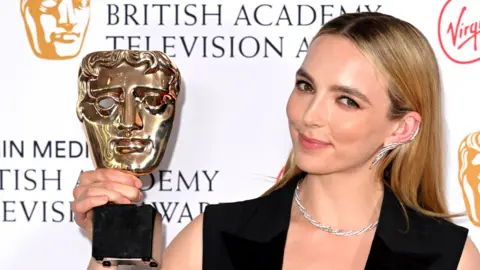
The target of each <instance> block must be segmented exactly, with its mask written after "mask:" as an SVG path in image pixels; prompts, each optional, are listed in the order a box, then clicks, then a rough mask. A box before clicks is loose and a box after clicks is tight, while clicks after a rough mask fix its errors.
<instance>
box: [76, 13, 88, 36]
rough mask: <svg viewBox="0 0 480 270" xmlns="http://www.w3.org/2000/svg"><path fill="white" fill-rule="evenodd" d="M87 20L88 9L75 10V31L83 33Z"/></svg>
mask: <svg viewBox="0 0 480 270" xmlns="http://www.w3.org/2000/svg"><path fill="white" fill-rule="evenodd" d="M89 19H90V10H89V9H82V10H76V12H75V20H76V23H77V24H76V25H75V29H78V30H79V31H84V29H85V28H86V27H87V24H88V20H89Z"/></svg>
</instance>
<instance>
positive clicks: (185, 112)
mask: <svg viewBox="0 0 480 270" xmlns="http://www.w3.org/2000/svg"><path fill="white" fill-rule="evenodd" d="M20 2H21V1H20V0H9V1H2V2H1V3H0V25H1V26H2V27H1V30H2V35H1V36H2V39H1V42H0V44H1V49H2V60H3V61H2V65H1V66H0V68H1V71H0V74H1V82H2V89H1V98H0V110H1V111H0V115H1V122H2V129H1V133H0V173H1V174H0V269H8V270H13V269H30V267H34V268H35V269H45V270H55V269H65V267H67V268H68V269H72V270H73V269H85V268H86V263H87V262H88V260H89V257H90V252H91V247H90V243H89V242H88V241H87V240H86V239H85V238H84V237H83V236H82V235H81V233H80V232H79V230H78V227H77V226H76V225H75V223H73V222H72V220H73V218H72V215H71V213H70V206H69V202H70V201H71V200H72V189H73V188H74V186H75V184H76V182H77V179H78V175H79V173H80V172H81V170H90V169H92V168H93V167H92V163H91V160H90V158H89V157H88V156H87V154H86V151H85V150H86V144H85V137H84V134H83V132H82V130H81V128H80V123H79V122H78V120H77V118H76V114H75V105H76V104H75V103H76V98H77V87H76V80H77V78H76V76H77V69H78V65H79V63H80V59H81V57H83V56H84V55H85V54H86V53H88V52H91V51H95V50H106V49H113V48H114V38H112V36H117V38H116V40H117V44H116V46H117V48H120V49H127V48H129V47H128V46H129V43H128V42H129V40H130V42H131V45H133V46H139V47H132V49H147V44H148V46H149V47H148V48H149V49H158V50H164V51H166V52H167V54H169V55H171V56H172V58H173V60H174V61H175V62H176V63H177V65H178V66H179V68H180V70H181V72H182V75H183V78H184V83H185V85H186V88H185V91H184V92H182V93H181V95H180V96H181V98H180V106H181V108H180V112H179V113H178V114H177V118H176V123H175V127H174V134H173V136H172V138H171V139H170V141H169V145H168V151H167V154H166V157H165V159H164V161H163V162H162V163H163V165H162V170H163V173H162V176H160V173H156V184H155V185H154V186H153V187H152V188H151V189H150V190H148V191H147V193H146V194H147V199H146V201H147V202H153V203H155V205H156V206H157V207H158V209H159V211H160V212H161V213H162V214H164V215H165V214H167V215H168V217H170V218H166V221H165V225H166V227H167V241H168V242H170V241H171V239H172V238H173V237H174V236H175V235H176V234H177V233H178V232H179V231H180V230H181V229H182V228H183V227H184V226H185V225H186V224H187V223H188V222H189V221H190V220H191V218H194V217H195V216H197V215H198V214H200V212H201V211H202V209H203V208H204V206H205V205H206V204H207V203H216V202H222V201H234V200H243V199H249V198H253V197H256V196H258V195H260V194H261V193H262V192H263V191H265V190H266V189H267V188H268V187H270V186H271V185H272V184H273V183H274V181H275V177H276V176H277V175H278V173H279V171H280V170H281V167H282V166H283V163H284V161H285V159H286V157H287V154H288V151H289V149H290V138H289V134H288V129H287V123H286V115H285V105H286V101H287V98H288V95H289V94H290V91H291V90H292V87H293V84H294V73H295V71H296V69H297V68H298V67H299V65H300V64H301V61H302V58H303V57H304V55H305V53H304V51H305V49H306V45H305V44H303V43H302V42H303V40H304V38H306V39H307V40H310V38H311V37H312V36H313V35H314V34H315V33H316V32H317V31H318V29H319V28H320V26H321V25H322V23H324V22H326V21H328V20H330V19H331V18H333V17H335V16H338V15H340V14H341V13H342V12H355V11H358V10H360V11H367V10H369V9H370V10H371V11H377V10H378V11H380V12H384V13H389V14H392V15H395V16H398V17H400V18H402V19H405V20H408V21H410V22H411V23H413V24H414V25H415V26H417V27H418V28H420V30H421V31H423V32H424V34H425V35H426V36H427V37H428V39H429V40H430V42H431V43H432V46H433V47H434V49H435V51H436V53H437V57H438V59H439V62H440V64H441V69H442V73H443V81H444V92H445V97H446V121H447V128H448V134H447V135H448V143H449V145H448V166H447V168H446V173H447V176H448V177H447V179H448V183H447V191H448V203H449V207H450V209H451V210H452V211H464V210H465V204H464V200H463V198H462V189H461V185H460V183H459V180H458V176H457V173H458V167H459V166H458V158H457V151H458V150H457V149H458V146H459V143H460V141H461V140H462V139H463V138H464V137H465V136H466V135H467V134H469V133H471V132H476V131H479V130H480V122H478V119H477V118H478V117H477V115H479V114H480V106H478V100H479V99H480V93H479V89H478V86H479V85H480V76H478V72H479V71H480V62H476V60H478V58H479V57H480V49H479V48H477V47H476V46H477V45H480V44H477V39H476V35H477V34H478V31H480V21H479V18H480V17H479V16H478V14H480V13H479V12H480V2H478V1H473V0H472V1H461V0H453V1H452V2H450V1H448V2H447V1H445V0H439V1H413V0H408V1H407V0H402V1H367V0H355V1H347V0H343V1H337V0H335V1H333V0H330V1H314V0H305V1H302V3H303V4H302V5H299V4H298V3H297V2H298V1H293V0H290V1H287V0H275V1H273V0H270V1H262V3H263V4H264V5H263V6H262V5H261V4H260V3H259V2H258V3H257V2H256V1H253V0H242V1H237V0H235V1H233V0H232V1H227V2H225V3H223V4H222V2H223V1H218V2H214V1H202V2H197V1H184V0H177V1H170V2H165V1H155V0H151V1H148V0H135V1H134V0H108V1H107V0H96V1H91V3H90V1H88V0H84V1H70V0H68V1H67V0H64V1H60V0H58V1H57V2H61V4H60V5H58V6H56V2H55V1H53V0H50V1H49V0H43V6H44V8H40V7H39V6H40V5H39V3H40V2H42V1H37V0H30V1H27V3H26V5H25V7H26V9H25V12H24V13H22V9H21V3H20ZM35 2H36V3H35ZM379 3H380V4H379ZM159 4H163V5H165V6H164V7H163V14H161V13H160V7H159V6H158V5H159ZM155 5H156V6H155ZM168 5H169V6H168ZM299 6H301V7H299ZM444 6H445V10H444V12H443V13H442V8H443V7H444ZM72 7H73V9H72ZM463 7H466V10H465V12H464V15H463V16H461V11H462V8H463ZM134 9H136V13H135V15H132V12H133V11H134ZM39 10H43V12H46V13H47V14H43V15H42V16H41V20H40V22H41V25H42V26H43V27H44V29H46V31H45V33H39V32H36V33H35V32H34V35H33V36H34V37H35V38H36V37H37V36H40V39H42V38H43V39H44V40H47V41H48V40H51V39H52V38H58V37H61V36H59V35H55V34H53V35H51V34H50V33H51V32H55V31H58V30H59V29H60V30H61V29H66V28H69V27H73V28H72V29H73V30H72V31H77V30H78V31H79V33H80V34H81V35H80V36H81V37H80V39H81V38H82V37H84V43H83V44H82V43H81V42H77V43H72V44H71V45H69V46H70V47H69V46H64V47H61V46H58V47H55V48H54V49H50V50H49V49H48V48H46V49H45V46H44V45H41V46H38V47H39V48H40V49H38V50H37V51H41V52H45V51H47V52H51V53H53V55H54V57H57V58H58V55H63V56H65V57H66V59H63V60H59V59H45V58H44V55H45V54H35V52H36V50H35V48H36V47H35V46H34V44H31V43H30V42H29V39H28V34H27V33H28V32H27V28H26V27H25V23H24V22H25V21H26V22H28V23H27V25H34V23H35V21H34V20H32V19H31V18H35V16H36V14H38V12H39ZM219 10H220V14H221V15H220V16H219V15H218V13H219ZM255 10H257V12H256V13H255ZM299 10H300V13H301V17H300V16H299ZM50 11H53V13H50V14H60V16H57V17H55V16H54V15H49V14H48V12H50ZM177 11H178V13H177ZM55 12H56V13H55ZM204 13H217V15H208V16H206V18H205V22H204V21H203V14H204ZM23 14H24V15H25V16H23ZM112 14H113V15H112ZM129 14H130V15H131V16H130V17H128V16H127V15H129ZM176 14H178V17H177V16H176ZM441 14H443V16H441ZM255 16H256V17H255ZM127 18H129V20H128V21H126V19H127ZM132 18H133V19H135V21H136V22H138V25H135V21H134V20H133V19H132ZM246 18H248V20H247V19H246ZM287 18H289V19H290V22H289V21H288V20H287ZM62 23H70V24H71V25H67V26H64V28H61V27H63V26H62ZM457 23H459V24H458V25H460V26H461V27H463V28H461V29H462V30H465V29H466V31H460V32H456V33H457V39H454V38H453V36H452V33H454V32H452V31H450V32H449V31H448V27H449V24H451V26H452V27H453V28H452V29H453V30H454V29H455V28H456V25H457ZM262 24H263V25H262ZM266 24H270V25H266ZM49 27H50V28H49ZM56 27H57V28H56ZM33 29H34V28H33ZM83 30H86V31H85V32H82V31H83ZM82 33H84V34H82ZM36 35H37V36H36ZM63 37H64V38H68V36H63ZM129 37H130V38H129ZM470 37H472V38H470ZM469 38H470V39H469ZM195 39H196V41H195ZM266 39H268V40H269V41H270V42H271V44H267V43H266V41H265V40H266ZM256 41H257V42H258V48H259V50H258V53H256V52H255V49H256V45H255V44H256V43H255V42H256ZM464 41H466V43H465V45H463V46H461V45H462V43H463V42H464ZM148 42H149V43H148ZM232 44H233V46H232ZM271 45H273V46H275V47H277V48H278V49H280V50H281V52H282V53H281V55H280V54H279V53H277V52H276V51H275V50H274V49H272V46H271ZM42 46H43V47H42ZM76 46H77V47H78V48H79V54H78V55H75V53H76V48H75V47H76ZM442 46H443V47H442ZM459 47H460V48H459ZM42 48H43V49H42ZM219 48H223V49H224V54H223V55H221V54H222V50H221V49H219ZM232 48H233V49H232ZM55 52H56V53H57V54H56V56H55ZM189 52H190V53H189ZM219 56H220V57H219ZM12 146H17V147H18V149H19V150H23V155H21V154H20V153H22V151H16V148H14V147H13V148H12ZM21 147H23V149H21ZM48 147H50V148H48ZM45 149H47V150H48V151H47V152H45V153H44V154H45V155H44V156H43V157H42V155H41V153H42V152H43V151H44V150H45ZM160 178H162V179H163V180H162V185H161V186H160V181H159V179H160ZM143 179H144V180H145V186H147V187H149V186H150V185H149V181H148V179H149V178H148V177H145V178H143ZM182 179H185V180H184V181H182ZM192 181H193V182H192ZM191 182H192V183H193V185H191V186H190V187H188V185H186V184H190V183H191ZM475 188H476V190H474V193H476V194H477V195H478V196H480V194H479V193H480V191H478V188H477V187H475ZM479 206H480V205H479ZM458 223H459V224H461V225H463V226H466V227H468V228H469V229H470V236H471V237H472V239H473V240H474V241H475V242H476V243H477V245H480V225H478V226H479V227H476V226H475V224H473V223H472V221H471V220H469V219H468V218H464V219H459V220H458ZM67 265H69V266H67Z"/></svg>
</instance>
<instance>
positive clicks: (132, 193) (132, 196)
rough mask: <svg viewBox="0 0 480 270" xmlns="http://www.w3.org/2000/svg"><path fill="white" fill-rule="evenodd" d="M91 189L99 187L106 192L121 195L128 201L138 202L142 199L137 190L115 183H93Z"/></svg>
mask: <svg viewBox="0 0 480 270" xmlns="http://www.w3.org/2000/svg"><path fill="white" fill-rule="evenodd" d="M92 187H100V188H104V189H107V190H113V191H116V192H118V193H120V194H122V195H123V196H124V197H126V198H128V199H129V200H130V201H138V200H140V199H141V198H142V193H141V192H140V190H139V189H138V188H136V187H132V186H129V185H124V184H121V183H117V182H112V181H105V182H100V183H94V184H92Z"/></svg>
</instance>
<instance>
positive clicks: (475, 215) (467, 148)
mask: <svg viewBox="0 0 480 270" xmlns="http://www.w3.org/2000/svg"><path fill="white" fill-rule="evenodd" d="M458 165H459V170H458V180H459V181H460V186H461V188H462V194H463V200H464V202H465V206H466V208H467V211H468V216H469V218H470V221H471V222H472V223H473V224H474V225H475V226H480V132H474V133H471V134H469V135H467V136H466V137H465V138H464V139H463V140H462V142H461V143H460V146H459V148H458Z"/></svg>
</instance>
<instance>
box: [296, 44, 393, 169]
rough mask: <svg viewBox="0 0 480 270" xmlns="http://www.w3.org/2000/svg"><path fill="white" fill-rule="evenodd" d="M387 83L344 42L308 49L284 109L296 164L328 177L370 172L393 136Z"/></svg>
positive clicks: (359, 53)
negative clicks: (367, 169) (363, 169)
mask: <svg viewBox="0 0 480 270" xmlns="http://www.w3.org/2000/svg"><path fill="white" fill-rule="evenodd" d="M389 105H390V101H389V98H388V95H387V81H386V79H385V78H384V77H383V76H382V75H381V74H380V73H379V72H378V71H377V70H376V69H375V67H374V66H373V65H372V63H370V62H369V60H368V59H367V58H365V56H363V55H362V53H361V52H360V51H359V50H358V49H357V48H356V47H355V45H354V44H353V43H352V42H350V41H349V40H348V39H346V38H343V37H340V36H330V35H324V36H320V37H319V38H317V39H316V40H315V41H314V42H313V43H312V44H311V46H310V48H309V51H308V54H307V56H306V58H305V60H304V62H303V64H302V66H301V68H300V69H299V70H298V72H297V74H296V79H295V88H294V89H293V92H292V93H291V96H290V98H289V100H288V104H287V116H288V119H289V128H290V133H291V136H292V141H293V150H294V155H295V162H296V164H297V166H298V167H299V168H300V169H302V170H303V171H306V172H309V173H314V174H327V173H333V172H338V171H345V170H352V169H355V168H360V167H362V166H370V162H371V160H372V157H373V156H374V154H375V153H376V151H377V150H378V149H379V147H381V146H382V144H383V143H384V142H385V140H386V138H388V136H389V135H391V133H392V131H393V129H394V128H396V127H395V126H394V122H392V121H390V120H388V119H387V113H388V108H389Z"/></svg>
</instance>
